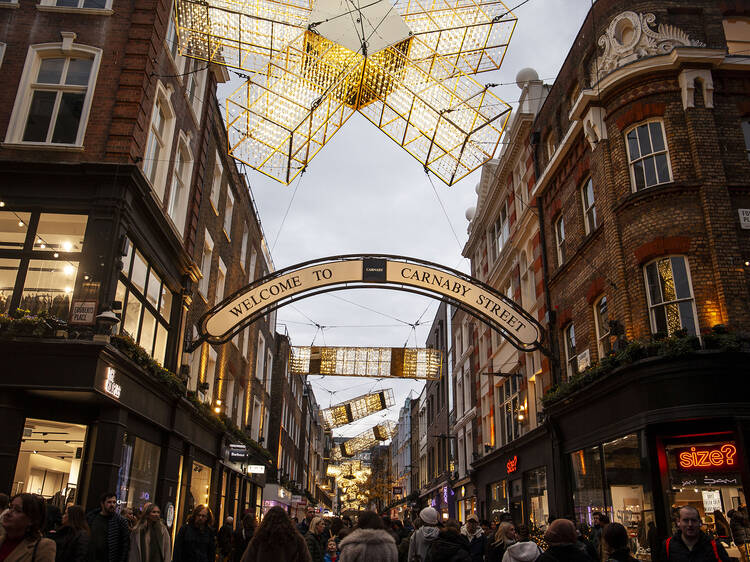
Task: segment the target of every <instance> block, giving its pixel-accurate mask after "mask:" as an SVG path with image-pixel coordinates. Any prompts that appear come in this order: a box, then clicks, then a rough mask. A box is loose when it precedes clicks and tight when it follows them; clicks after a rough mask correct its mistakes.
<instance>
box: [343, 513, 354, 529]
mask: <svg viewBox="0 0 750 562" xmlns="http://www.w3.org/2000/svg"><path fill="white" fill-rule="evenodd" d="M341 520H342V521H343V522H344V527H347V528H348V529H351V528H352V518H351V517H349V516H348V515H344V516H343V517H342V518H341Z"/></svg>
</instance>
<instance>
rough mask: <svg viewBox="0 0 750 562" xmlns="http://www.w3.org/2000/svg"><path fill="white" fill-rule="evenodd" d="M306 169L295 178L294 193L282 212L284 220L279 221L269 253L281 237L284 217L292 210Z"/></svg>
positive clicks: (284, 219) (284, 220)
mask: <svg viewBox="0 0 750 562" xmlns="http://www.w3.org/2000/svg"><path fill="white" fill-rule="evenodd" d="M306 169H307V167H306V166H305V167H304V168H302V173H300V175H299V176H297V182H296V185H295V186H294V191H293V192H292V198H291V199H290V200H289V205H287V208H286V211H285V212H284V218H282V219H281V224H280V225H279V230H278V231H277V232H276V238H274V240H273V244H272V245H271V252H273V251H274V249H275V248H276V242H278V241H279V236H281V231H282V229H283V228H284V223H285V222H286V217H287V215H289V210H290V209H291V208H292V203H294V197H295V196H296V195H297V189H299V185H300V183H302V176H304V175H305V170H306Z"/></svg>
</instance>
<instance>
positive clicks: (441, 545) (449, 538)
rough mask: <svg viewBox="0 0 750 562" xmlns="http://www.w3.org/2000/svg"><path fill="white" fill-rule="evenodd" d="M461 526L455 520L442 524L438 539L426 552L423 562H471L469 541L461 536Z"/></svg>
mask: <svg viewBox="0 0 750 562" xmlns="http://www.w3.org/2000/svg"><path fill="white" fill-rule="evenodd" d="M460 529H461V525H460V524H459V522H458V521H456V520H455V519H448V520H446V521H445V523H443V528H442V529H440V533H439V534H438V538H437V539H436V540H435V541H433V543H432V544H431V545H430V548H429V549H428V550H427V557H426V558H425V562H471V560H472V557H471V554H470V553H469V539H468V538H467V537H466V536H465V535H463V534H461V531H460Z"/></svg>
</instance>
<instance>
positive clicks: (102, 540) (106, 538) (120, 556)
mask: <svg viewBox="0 0 750 562" xmlns="http://www.w3.org/2000/svg"><path fill="white" fill-rule="evenodd" d="M116 507H117V496H115V494H114V493H113V492H105V493H104V494H102V495H101V497H100V498H99V509H94V510H92V511H89V512H88V514H87V515H86V522H87V523H88V524H89V529H90V531H91V544H90V546H89V548H90V549H91V556H92V557H93V559H94V560H95V561H96V562H126V560H127V559H128V551H129V550H130V528H129V527H128V522H127V520H125V518H123V517H120V516H119V515H118V514H117V513H115V508H116Z"/></svg>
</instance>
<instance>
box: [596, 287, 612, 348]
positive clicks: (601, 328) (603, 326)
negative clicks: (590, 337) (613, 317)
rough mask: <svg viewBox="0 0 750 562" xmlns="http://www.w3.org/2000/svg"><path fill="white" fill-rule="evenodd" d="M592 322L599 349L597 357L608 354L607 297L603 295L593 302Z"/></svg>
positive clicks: (610, 346)
mask: <svg viewBox="0 0 750 562" xmlns="http://www.w3.org/2000/svg"><path fill="white" fill-rule="evenodd" d="M594 323H595V325H596V342H597V347H598V349H599V359H600V360H601V359H602V358H603V357H606V356H607V355H609V352H610V351H612V345H611V344H610V341H609V331H610V330H609V309H608V307H607V297H606V295H603V296H602V297H601V298H600V299H599V300H598V301H596V303H595V304H594Z"/></svg>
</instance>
